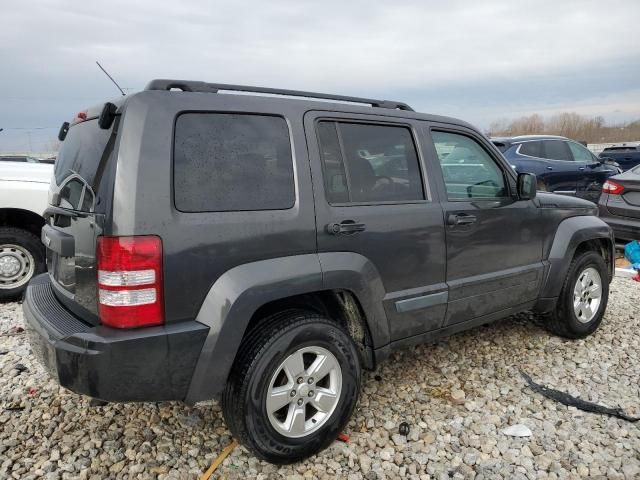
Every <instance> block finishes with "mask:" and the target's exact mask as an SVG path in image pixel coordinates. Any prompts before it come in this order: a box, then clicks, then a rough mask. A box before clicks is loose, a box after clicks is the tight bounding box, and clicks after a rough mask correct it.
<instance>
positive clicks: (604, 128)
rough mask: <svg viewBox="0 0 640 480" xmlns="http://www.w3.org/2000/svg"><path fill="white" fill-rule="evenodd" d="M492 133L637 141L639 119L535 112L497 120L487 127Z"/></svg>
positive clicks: (600, 140)
mask: <svg viewBox="0 0 640 480" xmlns="http://www.w3.org/2000/svg"><path fill="white" fill-rule="evenodd" d="M488 133H489V135H490V136H492V137H501V136H503V137H512V136H515V135H536V134H544V135H561V136H563V137H567V138H571V139H573V140H577V141H579V142H584V143H619V142H633V141H640V120H634V121H632V122H625V123H617V124H611V125H607V124H606V123H605V121H604V118H602V117H587V116H584V115H580V114H578V113H574V112H564V113H559V114H557V115H553V116H552V117H548V118H545V117H543V116H541V115H539V114H537V113H534V114H533V115H529V116H524V117H520V118H516V119H514V120H500V121H497V122H493V123H492V124H491V126H490V127H489V132H488Z"/></svg>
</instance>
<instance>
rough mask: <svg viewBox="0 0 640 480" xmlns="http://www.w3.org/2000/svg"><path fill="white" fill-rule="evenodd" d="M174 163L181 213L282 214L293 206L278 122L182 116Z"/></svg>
mask: <svg viewBox="0 0 640 480" xmlns="http://www.w3.org/2000/svg"><path fill="white" fill-rule="evenodd" d="M173 162H174V173H173V186H174V196H175V205H176V208H177V209H178V210H180V211H183V212H225V211H242V210H284V209H288V208H291V207H293V205H294V203H295V188H294V180H293V160H292V156H291V142H290V137H289V128H288V126H287V123H286V121H285V120H284V118H282V117H276V116H267V115H249V114H235V113H184V114H182V115H180V116H179V117H178V119H177V121H176V128H175V143H174V160H173Z"/></svg>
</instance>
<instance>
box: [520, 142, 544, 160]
mask: <svg viewBox="0 0 640 480" xmlns="http://www.w3.org/2000/svg"><path fill="white" fill-rule="evenodd" d="M518 152H519V153H520V154H521V155H528V156H529V157H542V148H541V144H540V142H524V143H521V144H520V150H518Z"/></svg>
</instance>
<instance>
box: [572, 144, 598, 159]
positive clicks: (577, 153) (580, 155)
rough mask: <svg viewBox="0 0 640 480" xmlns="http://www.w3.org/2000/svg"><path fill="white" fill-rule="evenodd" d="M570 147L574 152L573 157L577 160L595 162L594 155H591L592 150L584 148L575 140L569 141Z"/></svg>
mask: <svg viewBox="0 0 640 480" xmlns="http://www.w3.org/2000/svg"><path fill="white" fill-rule="evenodd" d="M568 145H569V148H570V149H571V153H572V154H573V159H574V160H575V161H576V162H589V163H591V162H593V161H594V160H593V157H592V156H591V152H590V151H589V150H587V149H586V148H584V147H583V146H582V145H578V144H577V143H574V142H568Z"/></svg>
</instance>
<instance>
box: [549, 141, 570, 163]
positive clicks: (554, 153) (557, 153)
mask: <svg viewBox="0 0 640 480" xmlns="http://www.w3.org/2000/svg"><path fill="white" fill-rule="evenodd" d="M543 144H544V158H549V159H551V160H567V161H572V160H573V158H571V154H570V153H569V149H568V148H567V144H566V143H565V142H563V141H562V140H545V141H544V142H543Z"/></svg>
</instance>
